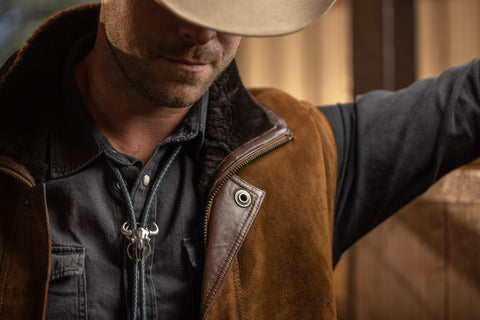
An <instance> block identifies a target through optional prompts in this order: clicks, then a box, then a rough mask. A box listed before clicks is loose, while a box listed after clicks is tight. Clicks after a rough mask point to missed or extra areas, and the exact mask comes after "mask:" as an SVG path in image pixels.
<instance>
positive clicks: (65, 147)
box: [50, 32, 209, 179]
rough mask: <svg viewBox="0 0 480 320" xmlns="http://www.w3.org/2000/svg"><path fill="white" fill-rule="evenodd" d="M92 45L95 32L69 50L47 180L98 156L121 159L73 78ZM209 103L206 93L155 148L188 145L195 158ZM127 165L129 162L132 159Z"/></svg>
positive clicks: (87, 162) (73, 170) (78, 167)
mask: <svg viewBox="0 0 480 320" xmlns="http://www.w3.org/2000/svg"><path fill="white" fill-rule="evenodd" d="M94 41H95V33H94V32H93V33H91V34H88V35H86V36H84V37H83V38H81V39H80V40H79V41H77V42H76V43H75V45H74V46H73V47H72V48H71V49H70V51H69V52H68V54H67V58H66V60H65V64H64V71H63V87H62V89H63V91H62V93H63V102H64V103H63V105H62V106H60V107H59V108H58V110H57V112H56V118H55V119H54V125H53V130H52V135H51V141H50V148H51V150H50V152H51V153H50V154H51V157H50V177H51V178H52V179H58V178H62V177H66V176H69V175H72V174H74V173H76V172H78V171H80V170H81V169H83V168H84V167H86V166H87V165H88V164H90V163H91V162H92V161H94V160H95V159H96V158H97V157H98V156H100V155H101V154H105V155H106V156H113V160H115V159H117V158H118V159H120V158H119V154H115V152H114V151H113V148H112V147H111V145H110V143H109V142H108V140H107V139H106V137H105V136H104V135H103V134H102V133H101V131H100V130H99V128H98V126H97V125H96V123H95V121H94V119H93V118H92V117H91V116H90V114H89V113H88V111H87V108H86V107H85V105H84V103H83V99H82V95H81V93H80V90H79V88H78V86H77V83H76V80H75V77H74V72H73V67H74V65H75V63H76V62H78V61H79V60H81V59H82V58H83V57H84V56H85V55H86V54H87V53H88V52H89V51H90V50H91V48H92V47H93V44H94ZM208 101H209V91H207V92H206V93H205V94H204V95H203V96H202V97H201V98H200V100H199V101H198V102H197V103H196V104H195V105H194V106H193V107H192V109H191V110H190V112H189V113H188V114H187V116H186V117H185V119H184V120H183V122H182V124H181V125H180V126H179V129H178V130H177V131H176V132H175V133H174V134H172V135H171V136H169V137H167V138H166V139H165V140H164V141H163V142H162V143H161V144H160V145H159V146H158V147H160V146H162V145H165V144H167V143H186V142H189V141H191V142H192V143H194V144H195V151H196V154H197V155H198V154H199V153H200V149H201V147H202V145H203V141H204V136H205V127H206V122H207V109H208ZM158 147H157V148H158ZM118 159H117V160H118ZM123 159H125V158H123ZM126 161H129V162H131V161H132V158H130V159H126Z"/></svg>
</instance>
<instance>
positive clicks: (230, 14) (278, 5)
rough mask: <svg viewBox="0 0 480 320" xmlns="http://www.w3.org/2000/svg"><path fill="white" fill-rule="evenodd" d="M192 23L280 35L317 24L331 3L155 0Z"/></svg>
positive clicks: (311, 0) (321, 0) (322, 0)
mask: <svg viewBox="0 0 480 320" xmlns="http://www.w3.org/2000/svg"><path fill="white" fill-rule="evenodd" d="M155 1H156V2H157V3H159V4H162V5H164V6H165V7H167V8H168V9H169V10H170V11H172V12H173V13H175V14H176V15H178V16H179V17H181V18H182V19H185V20H187V21H190V22H192V23H194V24H197V25H200V26H203V27H207V28H210V29H214V30H217V31H221V32H225V33H231V34H237V35H242V36H256V37H268V36H280V35H286V34H290V33H293V32H296V31H299V30H302V29H304V28H306V27H308V26H310V25H311V24H312V23H314V22H315V21H317V20H318V19H319V18H320V17H321V16H322V15H323V14H324V13H325V12H327V10H328V9H329V8H330V7H331V6H332V4H333V3H334V2H335V0H155Z"/></svg>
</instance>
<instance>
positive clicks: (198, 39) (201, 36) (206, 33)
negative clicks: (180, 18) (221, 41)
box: [180, 23, 217, 46]
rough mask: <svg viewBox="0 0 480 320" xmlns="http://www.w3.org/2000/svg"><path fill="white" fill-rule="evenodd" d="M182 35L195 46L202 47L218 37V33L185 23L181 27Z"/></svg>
mask: <svg viewBox="0 0 480 320" xmlns="http://www.w3.org/2000/svg"><path fill="white" fill-rule="evenodd" d="M180 35H181V36H182V37H183V38H184V39H187V41H191V42H192V43H193V44H194V45H197V46H201V45H204V44H207V43H208V42H210V40H212V39H214V38H215V37H216V36H217V32H216V31H215V30H212V29H207V28H204V27H200V26H197V25H194V24H190V23H185V24H184V25H182V26H181V27H180Z"/></svg>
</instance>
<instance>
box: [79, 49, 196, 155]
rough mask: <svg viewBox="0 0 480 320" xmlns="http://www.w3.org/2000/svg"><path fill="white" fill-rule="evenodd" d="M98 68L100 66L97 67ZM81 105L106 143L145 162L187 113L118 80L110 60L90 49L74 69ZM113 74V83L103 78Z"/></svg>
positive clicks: (109, 79)
mask: <svg viewBox="0 0 480 320" xmlns="http://www.w3.org/2000/svg"><path fill="white" fill-rule="evenodd" d="M99 66H100V67H99ZM74 72H75V78H76V81H77V84H78V86H79V89H80V92H81V93H82V97H83V100H84V103H85V105H86V107H87V109H88V110H89V112H90V114H91V115H92V117H93V118H94V119H95V121H96V123H97V125H98V126H99V128H100V130H101V131H102V133H103V134H104V135H105V136H106V137H107V139H108V140H109V142H110V144H111V145H112V146H113V147H114V148H115V149H116V150H118V151H119V152H122V153H124V154H127V155H129V156H132V157H135V158H137V159H139V160H141V161H142V163H144V164H145V163H146V162H147V161H148V159H149V158H150V157H151V155H152V154H153V151H154V149H155V147H156V146H157V145H158V144H159V143H160V142H162V141H163V140H164V139H165V138H166V137H168V136H169V135H171V134H172V133H173V132H174V131H175V130H176V129H177V127H178V126H179V124H180V123H181V122H182V120H183V119H184V118H185V116H186V114H187V113H188V111H189V110H190V108H191V106H190V107H186V108H170V107H164V106H159V105H157V104H155V103H154V102H153V101H151V100H149V99H147V98H145V97H144V96H143V95H141V94H139V93H138V92H136V90H135V89H134V88H132V87H131V86H129V85H128V83H127V82H125V81H124V82H123V83H122V81H121V79H120V80H118V79H119V77H121V74H120V72H118V71H117V72H115V67H114V65H113V63H112V62H111V61H109V60H108V59H105V58H103V59H102V55H101V54H99V53H98V52H97V51H96V49H95V48H94V49H93V50H92V51H91V52H90V53H89V54H88V55H87V57H86V58H85V59H83V60H82V61H80V62H79V63H78V64H77V65H76V66H75V69H74ZM111 74H117V75H118V76H119V77H117V80H116V81H111V79H112V77H111V76H110V77H108V78H107V77H106V76H105V75H111Z"/></svg>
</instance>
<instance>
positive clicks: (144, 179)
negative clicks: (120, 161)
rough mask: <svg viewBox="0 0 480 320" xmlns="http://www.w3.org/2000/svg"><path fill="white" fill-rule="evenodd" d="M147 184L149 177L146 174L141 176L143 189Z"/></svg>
mask: <svg viewBox="0 0 480 320" xmlns="http://www.w3.org/2000/svg"><path fill="white" fill-rule="evenodd" d="M149 184H150V176H149V175H148V174H146V175H144V176H143V185H144V186H145V187H148V185H149Z"/></svg>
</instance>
